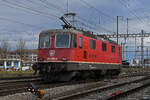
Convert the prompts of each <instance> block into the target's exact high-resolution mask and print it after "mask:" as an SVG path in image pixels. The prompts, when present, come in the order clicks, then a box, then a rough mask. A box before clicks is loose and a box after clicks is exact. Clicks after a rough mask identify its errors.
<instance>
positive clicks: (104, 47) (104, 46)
mask: <svg viewBox="0 0 150 100" xmlns="http://www.w3.org/2000/svg"><path fill="white" fill-rule="evenodd" d="M102 51H107V44H106V43H104V42H102Z"/></svg>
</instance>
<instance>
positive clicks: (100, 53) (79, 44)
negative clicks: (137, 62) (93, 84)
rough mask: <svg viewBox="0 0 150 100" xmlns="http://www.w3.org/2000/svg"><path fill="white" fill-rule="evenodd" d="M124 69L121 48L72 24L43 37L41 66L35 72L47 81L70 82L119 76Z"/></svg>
mask: <svg viewBox="0 0 150 100" xmlns="http://www.w3.org/2000/svg"><path fill="white" fill-rule="evenodd" d="M61 19H62V20H63V21H64V22H65V20H64V19H63V17H61ZM120 65H121V47H120V46H119V45H117V44H116V43H115V42H114V41H111V40H109V39H105V38H103V37H101V36H98V35H94V34H92V33H91V32H87V31H81V30H77V29H75V28H72V27H71V25H70V24H69V25H64V28H63V29H54V30H45V31H42V32H41V33H40V35H39V47H38V62H37V63H36V64H34V65H33V69H34V70H36V71H37V70H39V73H40V74H41V75H42V76H43V78H45V79H47V80H56V81H57V80H58V81H69V80H72V79H85V78H87V77H88V78H100V77H101V76H103V75H118V74H119V73H120Z"/></svg>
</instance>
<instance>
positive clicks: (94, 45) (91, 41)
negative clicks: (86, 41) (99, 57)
mask: <svg viewBox="0 0 150 100" xmlns="http://www.w3.org/2000/svg"><path fill="white" fill-rule="evenodd" d="M90 49H96V41H95V40H92V39H90Z"/></svg>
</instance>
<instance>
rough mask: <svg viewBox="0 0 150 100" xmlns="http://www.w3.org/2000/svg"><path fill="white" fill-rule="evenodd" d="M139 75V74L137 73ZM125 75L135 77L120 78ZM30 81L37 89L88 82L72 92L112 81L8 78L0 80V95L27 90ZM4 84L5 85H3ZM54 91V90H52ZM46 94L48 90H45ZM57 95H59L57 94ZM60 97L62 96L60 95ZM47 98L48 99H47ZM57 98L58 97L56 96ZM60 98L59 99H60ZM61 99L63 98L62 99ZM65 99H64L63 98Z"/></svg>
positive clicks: (100, 85) (87, 89)
mask: <svg viewBox="0 0 150 100" xmlns="http://www.w3.org/2000/svg"><path fill="white" fill-rule="evenodd" d="M137 76H139V75H137ZM126 77H136V76H135V75H133V76H131V75H130V76H127V75H125V76H121V77H120V79H121V78H125V79H126ZM113 80H115V81H114V83H116V81H117V80H118V79H117V78H113ZM30 82H32V83H34V84H35V85H36V86H37V87H38V88H39V89H55V88H56V87H58V88H59V87H60V88H61V87H65V86H66V88H67V87H68V86H75V85H78V86H80V84H90V85H84V86H83V87H82V88H81V87H79V88H78V89H76V88H74V89H75V91H73V92H74V93H77V92H78V91H82V90H84V88H86V90H85V91H89V90H90V89H95V88H97V87H103V86H105V85H107V84H108V83H110V82H112V78H108V79H105V80H97V81H95V80H91V81H89V80H88V81H77V82H67V83H66V82H65V83H48V82H45V81H44V82H43V81H41V80H40V79H31V80H30V79H26V80H25V79H21V80H18V81H14V80H10V81H8V82H7V81H6V80H2V81H0V96H6V95H10V94H16V93H23V92H27V91H26V90H27V85H28V84H29V83H30ZM4 84H5V85H4ZM122 84H126V83H122ZM54 91H55V90H54ZM69 93H72V92H71V91H68V93H66V92H64V94H59V93H56V94H57V95H53V97H50V98H55V97H60V95H61V96H62V95H67V94H69ZM47 94H48V92H47ZM58 95H59V96H58ZM60 98H62V97H60ZM46 99H48V98H47V97H45V98H44V99H43V100H46ZM48 100H49V99H48ZM58 100H59V98H58ZM60 100H61V99H60ZM62 100H63V99H62ZM64 100H65V99H64Z"/></svg>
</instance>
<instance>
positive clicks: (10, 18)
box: [0, 0, 150, 49]
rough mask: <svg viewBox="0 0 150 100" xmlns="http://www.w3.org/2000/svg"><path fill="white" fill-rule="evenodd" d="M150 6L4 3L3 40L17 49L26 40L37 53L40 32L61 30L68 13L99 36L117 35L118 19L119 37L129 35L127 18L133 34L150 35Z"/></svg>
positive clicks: (116, 1)
mask: <svg viewBox="0 0 150 100" xmlns="http://www.w3.org/2000/svg"><path fill="white" fill-rule="evenodd" d="M149 4H150V0H0V40H1V41H2V40H8V41H9V43H10V45H11V48H13V49H14V48H15V47H16V43H17V41H18V40H19V39H23V40H25V41H26V48H31V49H35V48H37V44H38V35H39V32H40V31H42V30H45V29H54V28H61V25H62V24H63V23H62V22H61V21H60V20H59V17H60V16H62V15H63V14H64V13H67V11H68V12H74V13H76V14H77V17H76V20H77V24H76V26H77V27H82V28H84V29H87V30H91V31H93V32H96V33H98V34H112V33H113V32H116V16H121V17H119V33H126V28H127V27H126V18H129V33H133V34H134V33H140V32H141V29H143V30H145V31H146V32H150V28H149V27H150V6H149ZM67 5H68V6H67ZM83 23H84V24H83ZM129 40H130V41H131V42H132V43H134V40H131V39H129ZM120 41H122V40H120ZM144 41H145V42H146V43H147V42H148V38H145V40H144ZM129 44H130V42H129Z"/></svg>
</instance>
